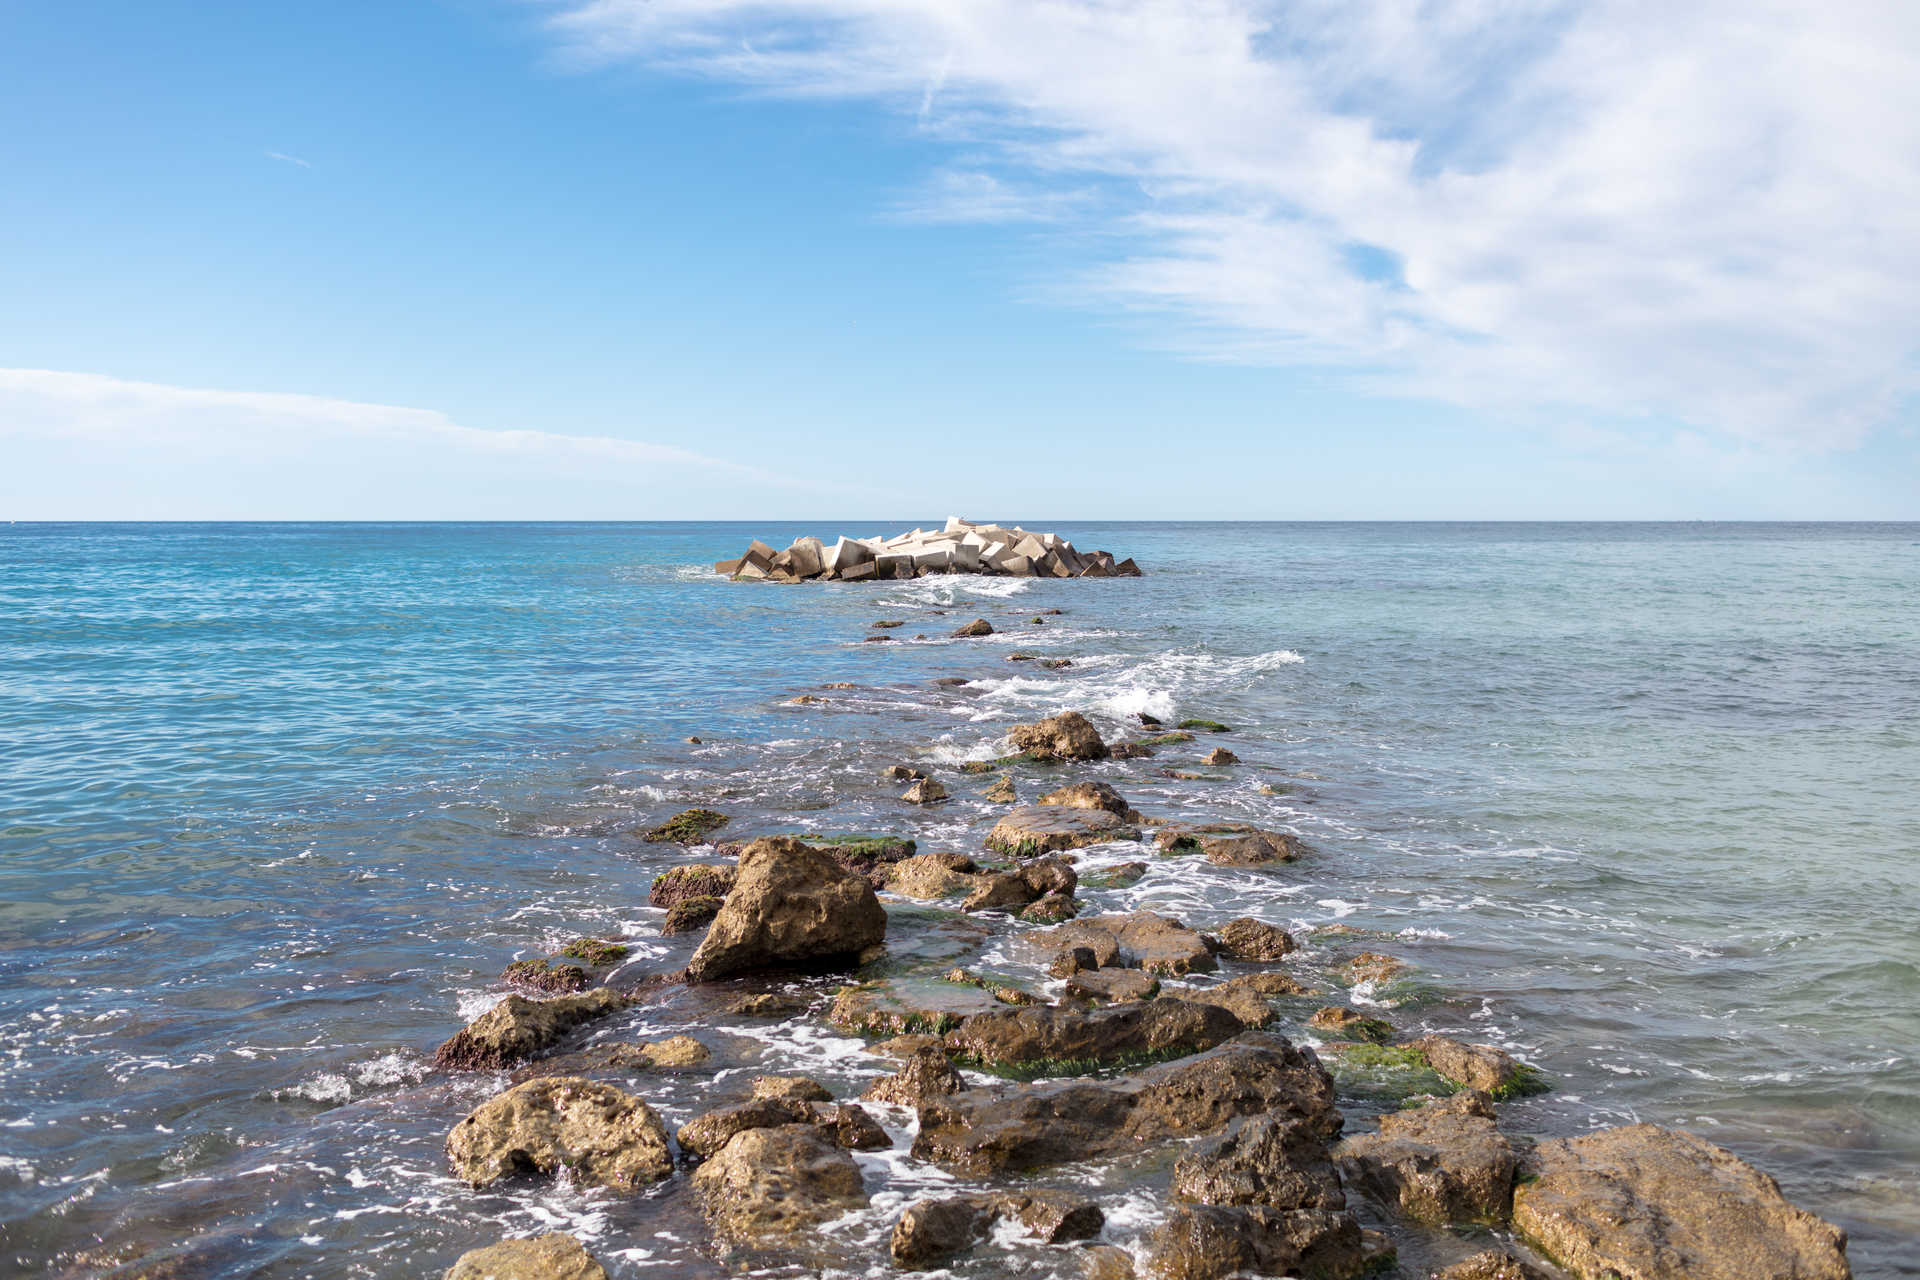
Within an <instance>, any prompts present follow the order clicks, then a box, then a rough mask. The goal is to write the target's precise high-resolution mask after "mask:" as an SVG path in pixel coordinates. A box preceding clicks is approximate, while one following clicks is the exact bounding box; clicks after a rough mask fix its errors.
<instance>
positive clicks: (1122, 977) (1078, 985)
mask: <svg viewBox="0 0 1920 1280" xmlns="http://www.w3.org/2000/svg"><path fill="white" fill-rule="evenodd" d="M1083 951H1086V948H1084V947H1076V948H1075V949H1074V951H1073V952H1069V953H1068V954H1069V955H1074V954H1075V953H1077V952H1083ZM1087 954H1089V955H1091V954H1092V953H1091V952H1087ZM1075 963H1078V961H1077V960H1076V961H1075ZM1067 994H1068V995H1070V996H1073V997H1075V998H1077V999H1081V1000H1100V1001H1104V1002H1106V1003H1108V1004H1124V1003H1126V1002H1127V1001H1130V1000H1151V999H1153V998H1154V997H1155V996H1157V995H1159V994H1160V980H1159V979H1158V978H1155V977H1154V976H1153V975H1152V974H1150V973H1148V972H1147V971H1146V970H1145V969H1124V968H1119V967H1117V966H1113V965H1109V966H1108V967H1106V968H1104V969H1101V968H1093V969H1086V970H1076V971H1075V972H1074V973H1073V974H1072V975H1071V976H1069V977H1068V978H1067Z"/></svg>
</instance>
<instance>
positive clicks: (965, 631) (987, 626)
mask: <svg viewBox="0 0 1920 1280" xmlns="http://www.w3.org/2000/svg"><path fill="white" fill-rule="evenodd" d="M992 634H993V624H992V623H991V622H988V621H987V620H986V619H985V618H975V619H974V620H973V621H972V622H969V623H967V624H966V625H965V626H963V627H956V628H954V631H953V635H954V638H955V639H957V640H970V639H973V638H975V637H977V636H990V635H992Z"/></svg>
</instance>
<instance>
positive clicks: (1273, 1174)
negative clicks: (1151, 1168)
mask: <svg viewBox="0 0 1920 1280" xmlns="http://www.w3.org/2000/svg"><path fill="white" fill-rule="evenodd" d="M1172 1194H1173V1197H1174V1198H1175V1199H1176V1200H1189V1201H1193V1202H1194V1203H1196V1204H1259V1205H1266V1206H1267V1207H1268V1208H1271V1209H1334V1210H1339V1209H1344V1208H1346V1207H1347V1197H1346V1195H1345V1193H1344V1192H1342V1191H1341V1189H1340V1174H1339V1171H1338V1170H1336V1169H1335V1168H1334V1163H1333V1156H1332V1155H1331V1153H1329V1152H1328V1150H1327V1144H1326V1140H1325V1138H1324V1137H1322V1135H1321V1134H1320V1132H1319V1130H1318V1129H1317V1128H1316V1126H1315V1125H1314V1124H1313V1123H1312V1122H1311V1121H1308V1120H1305V1119H1302V1118H1301V1117H1299V1116H1249V1117H1247V1118H1245V1119H1242V1120H1236V1121H1234V1122H1233V1124H1232V1125H1231V1126H1230V1127H1229V1128H1228V1129H1227V1131H1226V1133H1224V1134H1223V1135H1221V1137H1220V1139H1219V1140H1218V1141H1216V1142H1214V1143H1212V1144H1210V1145H1209V1146H1206V1147H1203V1148H1200V1149H1199V1150H1196V1151H1193V1152H1190V1153H1189V1154H1187V1155H1184V1156H1181V1157H1180V1160H1179V1162H1178V1163H1176V1164H1175V1165H1174V1166H1173V1187H1172Z"/></svg>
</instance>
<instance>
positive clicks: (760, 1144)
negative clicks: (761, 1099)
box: [693, 1124, 867, 1246]
mask: <svg viewBox="0 0 1920 1280" xmlns="http://www.w3.org/2000/svg"><path fill="white" fill-rule="evenodd" d="M693 1189H694V1192H695V1194H697V1195H698V1196H699V1197H700V1201H701V1204H702V1206H703V1207H704V1208H705V1210H706V1213H707V1217H708V1220H709V1221H710V1222H711V1223H712V1224H713V1228H714V1231H715V1233H716V1234H717V1235H719V1236H720V1237H721V1238H722V1239H723V1240H724V1241H726V1242H729V1243H731V1244H737V1245H746V1246H758V1245H775V1246H777V1245H780V1244H783V1243H791V1242H794V1241H795V1239H796V1237H800V1236H801V1233H806V1232H810V1231H811V1230H812V1229H813V1228H815V1227H817V1226H819V1225H820V1224H821V1223H823V1222H828V1221H831V1220H832V1219H834V1218H837V1217H839V1216H840V1215H841V1214H843V1213H846V1212H847V1211H848V1210H851V1209H857V1208H859V1207H861V1206H863V1205H865V1204H866V1203H867V1192H866V1188H865V1186H864V1185H863V1184H862V1183H861V1180H860V1166H859V1165H857V1164H855V1163H854V1162H853V1157H852V1156H850V1155H848V1154H847V1153H846V1151H845V1150H844V1149H842V1148H841V1147H840V1146H839V1145H838V1144H836V1143H835V1142H833V1141H832V1140H831V1139H829V1138H827V1137H826V1136H825V1135H823V1134H822V1133H821V1131H820V1130H819V1129H818V1128H816V1127H814V1126H813V1125H805V1124H789V1125H780V1126H777V1127H775V1128H770V1129H747V1130H744V1131H743V1132H740V1133H737V1134H735V1135H734V1136H733V1137H732V1138H731V1139H730V1140H729V1141H728V1142H727V1145H726V1146H724V1147H722V1148H721V1149H720V1150H719V1151H718V1152H716V1153H715V1154H714V1156H713V1157H712V1158H711V1159H709V1160H708V1161H707V1162H706V1163H705V1164H703V1165H701V1166H700V1167H699V1168H698V1169H696V1170H695V1171H694V1174H693Z"/></svg>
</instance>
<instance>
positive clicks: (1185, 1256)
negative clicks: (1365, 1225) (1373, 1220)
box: [1147, 1205, 1373, 1280]
mask: <svg viewBox="0 0 1920 1280" xmlns="http://www.w3.org/2000/svg"><path fill="white" fill-rule="evenodd" d="M1372 1265H1373V1263H1372V1261H1371V1260H1370V1259H1369V1258H1368V1256H1367V1250H1366V1245H1365V1241H1364V1240H1363V1239H1362V1237H1361V1234H1360V1224H1359V1223H1357V1222H1355V1221H1354V1220H1353V1215H1352V1214H1348V1213H1336V1212H1331V1211H1329V1210H1326V1209H1269V1208H1266V1207H1265V1206H1262V1205H1182V1206H1180V1207H1179V1208H1177V1209H1175V1210H1174V1211H1173V1213H1172V1214H1171V1215H1170V1216H1169V1217H1168V1218H1167V1220H1166V1222H1165V1223H1164V1224H1163V1225H1162V1226H1161V1227H1160V1228H1159V1229H1158V1230H1157V1231H1155V1232H1154V1233H1153V1236H1152V1239H1151V1241H1150V1242H1149V1244H1148V1248H1147V1274H1148V1275H1149V1276H1153V1277H1155V1278H1156V1280H1225V1277H1227V1276H1236V1275H1242V1274H1245V1273H1248V1272H1255V1273H1258V1274H1260V1275H1275V1276H1282V1275H1284V1276H1294V1275H1304V1276H1311V1277H1314V1278H1315V1280H1345V1278H1346V1277H1349V1276H1358V1275H1362V1274H1364V1273H1365V1272H1366V1271H1367V1270H1369V1269H1370V1268H1371V1267H1372Z"/></svg>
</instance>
